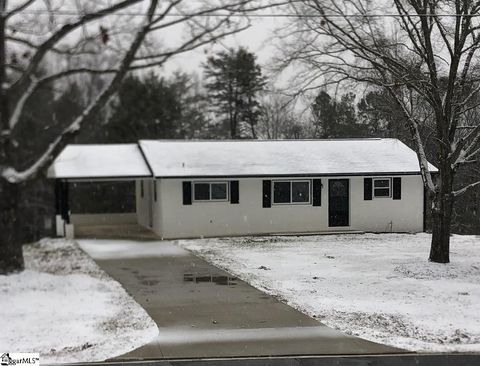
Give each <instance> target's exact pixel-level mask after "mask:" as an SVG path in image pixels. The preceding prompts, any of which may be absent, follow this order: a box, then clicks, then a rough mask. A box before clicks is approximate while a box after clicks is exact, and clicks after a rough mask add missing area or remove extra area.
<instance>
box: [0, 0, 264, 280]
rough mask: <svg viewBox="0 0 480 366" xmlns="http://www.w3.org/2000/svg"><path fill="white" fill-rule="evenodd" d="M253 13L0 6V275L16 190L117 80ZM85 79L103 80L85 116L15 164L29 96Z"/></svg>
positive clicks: (239, 1) (222, 3) (125, 1)
mask: <svg viewBox="0 0 480 366" xmlns="http://www.w3.org/2000/svg"><path fill="white" fill-rule="evenodd" d="M77 3H80V5H77V7H76V8H73V9H72V6H73V5H72V4H77ZM261 8H262V6H261V5H259V4H257V3H255V0H211V1H210V0H209V1H204V2H201V3H199V2H191V1H188V0H168V1H167V0H117V1H93V0H91V1H82V2H64V1H59V2H58V3H57V2H55V1H44V0H18V1H15V2H14V1H12V4H11V5H8V4H7V0H0V223H1V225H0V273H8V272H11V271H15V270H20V269H21V268H22V267H23V258H22V252H21V247H20V246H19V243H18V239H17V235H16V233H17V231H18V230H19V219H18V217H17V209H18V201H19V189H20V186H21V184H22V183H23V182H26V181H28V180H32V179H34V178H35V177H36V176H37V175H39V174H40V173H42V172H43V171H44V170H45V168H46V167H47V166H48V164H49V163H50V162H51V161H52V159H54V157H55V156H56V155H57V154H58V152H59V151H60V150H61V149H62V148H63V147H64V146H65V144H67V143H68V142H69V141H71V140H72V138H74V136H75V135H77V134H78V133H79V132H80V131H81V130H82V129H87V128H89V126H90V124H91V123H93V122H92V117H93V116H94V115H95V114H96V113H97V112H98V111H99V110H100V109H101V108H102V107H103V106H104V105H105V104H106V103H107V102H108V101H109V100H110V99H111V97H112V95H114V93H115V91H116V90H117V89H118V87H119V85H120V84H121V81H122V79H123V78H124V76H125V75H126V74H127V73H128V72H131V71H135V70H141V69H145V68H149V67H159V66H162V65H163V64H165V62H167V61H168V60H169V59H171V58H172V57H174V56H175V55H178V54H180V53H183V52H186V51H190V50H192V49H195V48H197V47H200V46H202V45H205V44H207V43H209V42H214V41H215V40H218V39H220V38H222V37H224V36H227V35H229V34H233V33H236V32H238V31H241V30H242V29H245V28H246V27H248V26H249V22H248V18H245V17H242V16H239V15H246V14H248V13H249V12H251V11H254V10H258V9H261ZM182 30H186V31H185V32H183V33H181V31H182ZM179 33H181V34H182V36H177V35H178V34H179ZM53 64H55V67H51V65H53ZM92 75H101V76H103V77H104V83H103V87H102V89H101V90H100V91H99V92H98V93H97V94H96V95H94V96H92V97H91V98H90V100H89V101H88V103H87V107H86V108H85V110H83V111H82V113H81V114H80V115H78V116H77V117H76V118H75V119H74V120H73V122H72V123H70V124H69V125H67V126H66V127H64V128H63V129H62V130H60V131H57V133H56V135H55V136H54V138H53V139H52V140H51V141H50V143H48V144H46V146H43V147H42V148H43V152H42V153H40V154H39V156H37V157H36V158H35V159H34V161H33V162H31V163H30V162H28V164H26V163H25V162H24V161H22V158H21V156H20V155H19V151H21V146H18V141H16V140H15V139H14V138H13V137H12V136H14V135H15V131H16V130H17V129H19V128H21V125H22V115H23V113H24V110H25V105H26V103H27V102H28V101H29V100H30V98H32V96H33V95H34V93H35V92H36V91H37V90H39V89H40V88H42V87H45V86H50V87H55V86H56V85H61V84H62V82H63V83H65V81H64V80H65V79H66V78H70V77H78V76H85V78H87V79H88V77H90V76H92ZM48 123H49V121H45V124H48Z"/></svg>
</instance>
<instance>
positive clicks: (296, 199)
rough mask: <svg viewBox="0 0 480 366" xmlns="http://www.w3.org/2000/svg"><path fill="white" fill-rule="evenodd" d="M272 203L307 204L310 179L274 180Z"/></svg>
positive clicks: (308, 201)
mask: <svg viewBox="0 0 480 366" xmlns="http://www.w3.org/2000/svg"><path fill="white" fill-rule="evenodd" d="M273 203H274V204H288V203H291V204H295V203H297V204H302V203H303V204H308V203H310V181H309V180H301V181H300V180H293V181H274V182H273Z"/></svg>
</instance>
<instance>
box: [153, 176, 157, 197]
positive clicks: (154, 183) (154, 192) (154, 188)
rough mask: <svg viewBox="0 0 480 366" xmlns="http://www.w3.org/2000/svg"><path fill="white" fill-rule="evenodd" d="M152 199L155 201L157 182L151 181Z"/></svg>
mask: <svg viewBox="0 0 480 366" xmlns="http://www.w3.org/2000/svg"><path fill="white" fill-rule="evenodd" d="M153 200H154V201H155V202H157V182H156V181H153Z"/></svg>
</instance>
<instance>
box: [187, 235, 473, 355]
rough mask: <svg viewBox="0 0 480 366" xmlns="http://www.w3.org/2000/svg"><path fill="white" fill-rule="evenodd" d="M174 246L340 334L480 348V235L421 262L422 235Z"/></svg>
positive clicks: (428, 348) (425, 248) (427, 347)
mask: <svg viewBox="0 0 480 366" xmlns="http://www.w3.org/2000/svg"><path fill="white" fill-rule="evenodd" d="M180 245H181V246H182V247H184V248H187V249H189V250H191V251H193V252H194V253H196V254H197V255H199V256H201V257H203V258H205V259H206V260H208V261H210V262H212V263H213V264H215V265H217V266H219V267H222V268H224V269H226V270H227V271H229V272H231V273H233V274H234V275H236V276H238V277H240V278H241V279H243V280H245V281H247V282H249V283H250V284H252V285H253V286H255V287H257V288H259V289H261V290H263V291H265V292H267V293H270V294H273V295H275V296H277V297H278V298H280V299H282V300H283V301H285V302H286V303H288V304H290V305H292V306H293V307H295V308H298V309H299V310H301V311H303V312H305V313H307V314H309V315H311V316H313V317H315V318H317V319H318V320H320V321H321V322H323V323H325V324H327V325H329V326H331V327H333V328H336V329H339V330H341V331H343V332H345V333H348V334H352V335H357V336H360V337H362V338H365V339H369V340H372V341H376V342H380V343H384V344H388V345H392V346H397V347H401V348H406V349H409V350H414V351H425V352H437V351H440V352H442V351H443V352H445V351H459V352H469V351H476V352H478V351H480V236H460V235H455V236H453V237H452V245H451V263H450V264H447V265H443V264H435V263H429V262H428V261H427V258H428V253H429V245H430V235H428V234H417V235H408V234H349V235H324V236H300V237H293V236H290V237H289V236H285V237H279V236H277V237H275V236H271V237H248V238H247V237H244V238H225V239H203V240H184V241H180Z"/></svg>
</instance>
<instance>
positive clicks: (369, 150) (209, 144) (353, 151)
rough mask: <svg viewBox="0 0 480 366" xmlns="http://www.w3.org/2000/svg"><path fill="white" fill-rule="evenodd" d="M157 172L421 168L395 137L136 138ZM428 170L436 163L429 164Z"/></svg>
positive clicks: (282, 172) (176, 174) (274, 173)
mask: <svg viewBox="0 0 480 366" xmlns="http://www.w3.org/2000/svg"><path fill="white" fill-rule="evenodd" d="M139 144H140V148H141V149H142V151H143V153H144V156H145V157H146V159H147V161H148V164H149V166H150V167H151V169H152V171H153V174H154V175H155V176H156V177H216V176H217V177H221V176H296V175H322V174H324V175H342V174H359V175H360V174H362V173H364V174H389V173H408V174H415V173H420V169H419V164H418V160H417V156H416V154H415V152H414V151H413V150H411V149H410V148H409V147H407V146H406V145H405V144H403V143H402V142H401V141H399V140H397V139H345V140H274V141H272V140H270V141H259V140H248V141H246V140H242V141H172V140H170V141H169V140H141V141H140V142H139ZM430 169H431V171H436V168H435V167H434V166H432V165H430Z"/></svg>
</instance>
